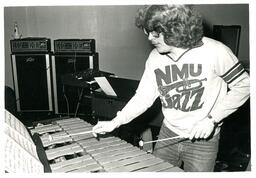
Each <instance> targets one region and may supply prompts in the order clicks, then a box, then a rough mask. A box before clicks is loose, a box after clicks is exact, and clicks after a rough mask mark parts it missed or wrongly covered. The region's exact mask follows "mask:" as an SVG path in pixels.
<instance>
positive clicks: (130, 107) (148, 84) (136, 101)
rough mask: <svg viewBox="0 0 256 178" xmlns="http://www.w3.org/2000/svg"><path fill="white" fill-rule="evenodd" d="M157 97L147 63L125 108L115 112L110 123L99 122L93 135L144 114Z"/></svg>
mask: <svg viewBox="0 0 256 178" xmlns="http://www.w3.org/2000/svg"><path fill="white" fill-rule="evenodd" d="M157 97H158V91H157V86H156V82H155V77H154V75H153V71H152V70H151V69H150V67H149V64H148V61H147V62H146V65H145V70H144V73H143V76H142V78H141V80H140V83H139V86H138V88H137V90H136V93H135V95H134V96H133V97H132V98H131V99H130V100H129V102H128V103H127V104H126V106H125V107H124V108H123V109H122V110H121V111H118V112H117V115H116V117H115V118H114V119H112V120H111V121H105V122H99V123H98V124H97V125H96V126H94V128H93V131H94V133H103V134H104V133H105V132H111V131H112V130H114V129H115V128H117V127H119V126H120V125H123V124H126V123H129V122H131V121H132V120H133V119H135V118H136V117H137V116H139V115H140V114H142V113H143V112H145V111H146V110H147V109H148V108H149V107H150V106H151V105H152V104H153V102H154V101H155V99H156V98H157Z"/></svg>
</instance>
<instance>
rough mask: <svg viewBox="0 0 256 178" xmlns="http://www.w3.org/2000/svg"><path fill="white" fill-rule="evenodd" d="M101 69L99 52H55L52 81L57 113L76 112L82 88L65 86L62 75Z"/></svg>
mask: <svg viewBox="0 0 256 178" xmlns="http://www.w3.org/2000/svg"><path fill="white" fill-rule="evenodd" d="M88 68H91V69H99V65H98V53H93V54H76V53H74V54H73V53H70V54H61V53H58V54H53V56H52V82H53V93H54V111H55V114H72V113H73V114H74V113H75V111H76V105H77V103H78V98H79V94H80V92H81V88H77V87H73V86H66V85H65V86H64V85H63V83H62V80H61V76H63V75H65V74H69V73H75V72H79V71H83V70H86V69H88Z"/></svg>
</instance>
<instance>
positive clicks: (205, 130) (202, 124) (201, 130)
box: [189, 118, 215, 140]
mask: <svg viewBox="0 0 256 178" xmlns="http://www.w3.org/2000/svg"><path fill="white" fill-rule="evenodd" d="M214 129H215V126H214V124H213V122H212V121H211V120H210V119H208V118H204V119H203V120H201V121H199V122H198V123H196V124H195V125H194V127H193V128H192V130H191V132H190V134H189V139H190V140H192V139H194V138H195V139H199V138H202V139H206V138H208V137H209V136H210V135H211V134H212V132H213V131H214Z"/></svg>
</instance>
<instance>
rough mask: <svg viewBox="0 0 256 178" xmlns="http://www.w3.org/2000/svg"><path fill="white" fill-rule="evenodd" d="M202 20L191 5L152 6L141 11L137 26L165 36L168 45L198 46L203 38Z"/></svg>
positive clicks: (136, 20)
mask: <svg viewBox="0 0 256 178" xmlns="http://www.w3.org/2000/svg"><path fill="white" fill-rule="evenodd" d="M202 21H203V20H202V18H201V16H200V14H199V13H198V12H196V11H195V10H194V9H193V8H192V7H191V6H190V5H150V6H144V7H143V8H141V9H139V10H138V12H137V14H136V18H135V25H136V26H137V27H138V28H141V29H145V30H146V31H148V32H151V31H156V32H157V33H162V34H163V35H164V41H165V43H166V44H167V45H170V46H175V47H179V48H192V47H195V46H197V45H198V44H199V43H200V42H201V39H202V37H203V25H202Z"/></svg>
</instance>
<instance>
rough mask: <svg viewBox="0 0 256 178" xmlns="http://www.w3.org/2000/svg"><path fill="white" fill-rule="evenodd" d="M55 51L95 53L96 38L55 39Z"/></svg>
mask: <svg viewBox="0 0 256 178" xmlns="http://www.w3.org/2000/svg"><path fill="white" fill-rule="evenodd" d="M54 52H55V53H74V52H75V53H95V39H58V40H54Z"/></svg>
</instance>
